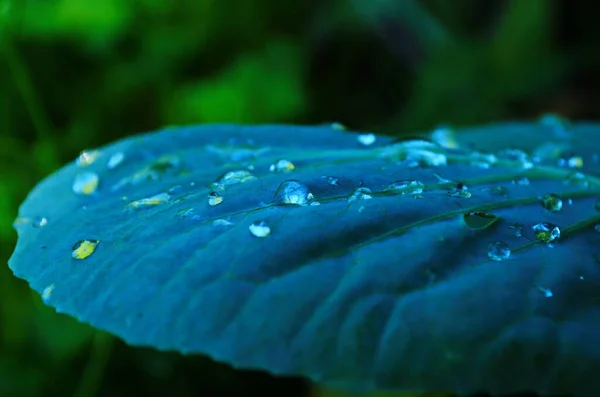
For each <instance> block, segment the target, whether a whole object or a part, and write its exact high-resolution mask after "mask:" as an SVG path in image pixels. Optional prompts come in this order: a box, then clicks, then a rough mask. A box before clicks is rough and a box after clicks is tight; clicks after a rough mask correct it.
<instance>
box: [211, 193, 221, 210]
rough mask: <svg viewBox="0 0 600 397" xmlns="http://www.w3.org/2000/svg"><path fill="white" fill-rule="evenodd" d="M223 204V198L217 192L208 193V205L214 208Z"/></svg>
mask: <svg viewBox="0 0 600 397" xmlns="http://www.w3.org/2000/svg"><path fill="white" fill-rule="evenodd" d="M222 202H223V196H221V195H220V194H219V193H217V192H210V193H208V205H210V206H211V207H214V206H215V205H219V204H221V203H222Z"/></svg>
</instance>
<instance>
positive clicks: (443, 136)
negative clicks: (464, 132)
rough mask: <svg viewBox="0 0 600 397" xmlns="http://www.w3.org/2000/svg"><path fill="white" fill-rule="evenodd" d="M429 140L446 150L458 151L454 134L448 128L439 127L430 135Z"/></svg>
mask: <svg viewBox="0 0 600 397" xmlns="http://www.w3.org/2000/svg"><path fill="white" fill-rule="evenodd" d="M431 139H432V140H433V141H434V142H435V143H437V144H438V145H440V146H441V147H444V148H447V149H458V141H457V140H456V134H455V133H454V130H453V129H452V128H450V127H446V126H440V127H438V128H436V129H435V130H434V131H433V132H432V133H431Z"/></svg>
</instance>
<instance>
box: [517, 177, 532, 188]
mask: <svg viewBox="0 0 600 397" xmlns="http://www.w3.org/2000/svg"><path fill="white" fill-rule="evenodd" d="M513 183H514V184H515V185H519V186H529V184H530V183H531V182H530V181H529V178H527V177H526V176H521V177H519V178H517V179H515V180H514V181H513Z"/></svg>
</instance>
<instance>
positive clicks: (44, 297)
mask: <svg viewBox="0 0 600 397" xmlns="http://www.w3.org/2000/svg"><path fill="white" fill-rule="evenodd" d="M55 288H56V285H54V283H52V284H50V285H49V286H47V287H46V288H44V290H43V291H42V301H43V302H44V303H46V302H48V301H49V300H50V298H51V297H52V293H53V292H54V289H55Z"/></svg>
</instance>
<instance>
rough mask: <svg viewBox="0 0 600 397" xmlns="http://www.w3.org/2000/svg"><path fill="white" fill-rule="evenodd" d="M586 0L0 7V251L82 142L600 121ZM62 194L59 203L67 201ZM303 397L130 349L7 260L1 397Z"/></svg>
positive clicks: (279, 384) (0, 280)
mask: <svg viewBox="0 0 600 397" xmlns="http://www.w3.org/2000/svg"><path fill="white" fill-rule="evenodd" d="M593 4H594V3H593V2H592V1H578V2H569V1H566V0H565V1H558V0H556V1H553V0H505V1H497V0H490V1H476V0H452V1H448V0H437V1H434V0H430V1H421V2H419V1H416V0H403V1H399V0H398V1H393V0H352V1H350V0H348V1H344V0H328V1H327V0H322V1H318V0H252V1H250V0H219V1H217V0H14V1H13V0H0V256H1V259H2V261H3V262H6V261H7V260H8V258H9V257H10V254H11V253H12V250H13V247H14V245H15V241H16V233H15V231H14V230H13V228H12V222H13V220H14V218H15V217H16V215H17V209H18V205H19V203H20V202H21V201H22V200H23V199H24V198H25V196H26V194H27V192H28V191H29V190H30V189H31V188H32V187H33V186H34V184H35V183H36V182H37V181H39V180H40V179H41V178H43V177H44V176H46V175H48V174H49V173H51V172H52V171H54V170H56V169H57V168H58V167H60V166H61V165H62V164H64V163H66V162H68V161H72V160H73V159H74V158H75V157H76V156H77V155H78V153H79V152H80V151H81V150H82V149H85V148H93V147H97V146H99V145H102V144H104V143H107V142H110V141H113V140H115V139H118V138H120V137H124V136H127V135H131V134H134V133H137V132H142V131H150V130H154V129H158V128H160V127H163V126H166V125H181V124H189V123H207V122H235V123H280V122H281V123H301V124H319V123H326V122H333V121H339V122H342V123H344V124H345V125H347V126H348V127H349V128H350V129H355V130H364V131H374V132H378V133H384V134H391V135H402V134H408V133H411V132H413V133H414V132H416V131H425V130H430V129H433V128H435V127H436V126H438V125H440V124H446V123H447V124H450V125H456V126H460V125H469V124H476V123H485V122H489V121H496V120H505V119H535V118H537V117H539V116H540V115H541V114H543V113H547V112H554V113H559V114H562V115H564V116H567V117H569V118H574V119H592V120H594V119H596V120H597V119H598V116H599V115H600V107H599V106H598V103H600V90H599V88H600V80H599V79H598V76H597V71H598V70H600V51H598V48H600V47H599V46H598V44H600V40H599V39H600V29H599V28H598V25H599V24H598V23H597V20H596V19H597V17H596V16H595V15H598V14H597V13H595V12H594V10H593V8H592V7H593ZM56 205H60V203H56ZM273 392H277V393H279V394H280V395H285V396H306V395H309V394H310V393H313V395H315V394H314V393H316V392H315V391H314V389H313V390H312V391H311V390H310V388H309V386H308V385H307V384H305V382H303V381H302V380H300V379H274V378H271V377H269V376H268V375H267V374H265V373H259V372H248V371H236V370H233V369H232V368H230V367H228V366H225V365H222V364H217V363H214V362H212V361H210V360H209V359H206V358H203V357H181V356H179V355H178V354H175V353H172V354H169V353H159V352H155V351H153V350H151V349H137V348H135V349H134V348H129V347H127V346H125V345H123V344H122V343H121V342H119V341H118V340H115V339H113V338H111V337H110V336H108V335H105V334H103V333H100V332H96V331H94V330H92V329H91V328H89V327H88V326H86V325H82V324H79V323H77V322H76V321H74V320H72V319H70V318H68V317H66V316H63V315H57V314H55V313H54V312H53V311H52V310H51V309H49V308H47V307H45V306H43V305H42V303H41V301H40V298H39V296H37V295H34V294H33V293H32V292H30V290H29V288H28V287H27V285H26V283H25V282H23V281H21V280H17V279H16V278H14V277H13V276H12V275H11V273H10V271H9V269H8V267H6V266H4V267H0V396H71V395H76V396H125V395H128V396H130V395H171V396H192V395H206V396H215V397H217V396H242V395H248V396H249V395H262V394H267V393H271V394H272V393H273Z"/></svg>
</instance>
